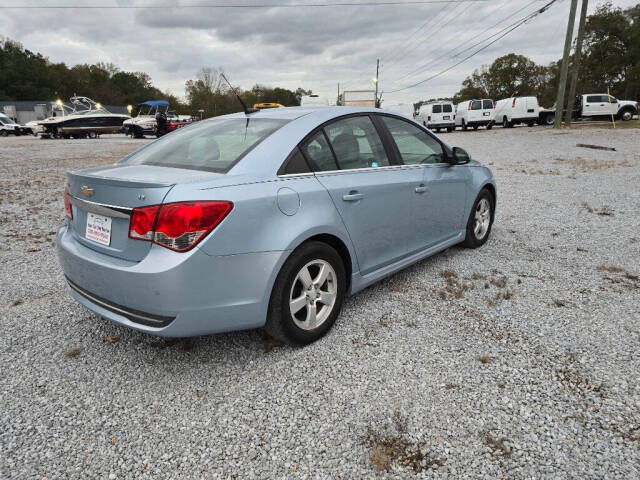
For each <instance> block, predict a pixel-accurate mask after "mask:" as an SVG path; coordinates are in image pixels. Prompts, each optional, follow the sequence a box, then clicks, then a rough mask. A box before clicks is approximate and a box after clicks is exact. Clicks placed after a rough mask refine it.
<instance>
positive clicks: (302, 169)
mask: <svg viewBox="0 0 640 480" xmlns="http://www.w3.org/2000/svg"><path fill="white" fill-rule="evenodd" d="M310 171H311V170H310V169H309V165H308V164H307V161H306V160H305V158H304V156H303V155H302V152H301V151H300V149H299V148H298V147H296V148H295V149H294V150H293V152H291V154H290V155H289V157H288V158H287V159H286V160H285V162H284V164H283V166H282V168H281V169H280V171H279V172H278V175H294V174H296V173H308V172H310Z"/></svg>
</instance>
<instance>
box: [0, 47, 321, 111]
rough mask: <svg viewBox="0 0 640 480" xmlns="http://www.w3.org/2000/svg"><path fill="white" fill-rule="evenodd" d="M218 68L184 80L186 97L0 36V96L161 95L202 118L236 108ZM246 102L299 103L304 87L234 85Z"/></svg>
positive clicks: (130, 101)
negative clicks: (58, 60)
mask: <svg viewBox="0 0 640 480" xmlns="http://www.w3.org/2000/svg"><path fill="white" fill-rule="evenodd" d="M221 73H222V69H221V68H219V69H215V68H203V69H202V70H200V71H199V72H198V73H197V74H196V78H195V79H192V80H188V81H187V82H186V83H185V97H186V100H181V99H180V98H178V97H177V96H175V95H172V94H171V93H169V92H164V91H162V90H160V89H159V88H157V87H155V86H153V83H152V80H151V77H150V76H149V75H148V74H147V73H145V72H125V71H122V70H120V69H119V68H118V67H117V66H116V65H114V64H112V63H96V64H93V65H88V64H82V65H75V66H72V67H68V66H67V65H66V64H64V63H54V62H51V61H50V60H49V59H48V58H47V57H45V56H43V55H42V54H40V53H37V52H32V51H30V50H28V49H25V48H24V47H23V45H22V44H20V43H19V42H16V41H13V40H10V39H6V38H1V37H0V100H12V101H21V100H27V101H29V100H41V101H54V100H56V99H62V100H63V101H66V100H67V99H68V98H70V97H71V96H73V95H76V94H77V95H81V96H87V97H90V98H92V99H94V100H95V101H97V102H100V103H102V104H104V105H136V104H138V103H141V102H144V101H146V100H157V99H166V100H168V101H169V102H170V104H171V108H172V109H173V110H175V111H176V112H177V113H184V114H198V115H199V113H198V112H199V111H201V110H203V112H201V114H202V116H203V117H211V116H215V115H223V114H225V113H233V112H238V111H240V110H241V106H240V103H239V102H238V99H237V98H236V97H235V94H233V92H232V91H231V89H230V88H229V86H228V85H226V84H224V83H222V81H221V80H222V77H221V75H220V74H221ZM236 90H237V91H238V93H239V94H240V96H241V97H242V99H243V101H244V102H245V103H246V104H247V105H249V106H252V105H253V104H255V103H261V102H276V103H280V104H282V105H284V106H294V105H299V104H300V97H301V96H302V95H308V94H310V93H311V91H310V90H304V89H302V88H298V89H297V90H295V91H291V90H288V89H286V88H279V87H275V88H273V87H268V86H264V85H259V84H258V85H255V86H254V87H253V88H251V89H250V90H242V89H239V88H237V89H236Z"/></svg>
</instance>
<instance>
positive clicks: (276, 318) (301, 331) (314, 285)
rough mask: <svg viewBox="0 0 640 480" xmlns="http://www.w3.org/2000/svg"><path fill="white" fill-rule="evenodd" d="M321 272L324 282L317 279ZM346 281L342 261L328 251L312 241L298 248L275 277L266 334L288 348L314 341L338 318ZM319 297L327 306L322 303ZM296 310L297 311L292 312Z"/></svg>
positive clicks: (336, 253)
mask: <svg viewBox="0 0 640 480" xmlns="http://www.w3.org/2000/svg"><path fill="white" fill-rule="evenodd" d="M321 269H325V270H324V273H323V275H325V276H324V278H320V272H321ZM305 271H306V274H305V273H304V272H305ZM305 278H306V280H305ZM346 280H347V276H346V272H345V268H344V264H343V262H342V259H341V258H340V255H339V254H338V252H336V251H335V250H334V249H333V248H332V247H330V246H329V245H327V244H326V243H323V242H315V241H312V242H308V243H304V244H302V245H301V246H300V247H298V248H297V249H296V250H295V251H294V252H293V253H292V254H291V255H290V256H289V258H288V259H287V261H286V262H285V263H284V265H283V266H282V268H281V269H280V272H279V273H278V277H277V279H276V282H275V284H274V286H273V290H272V292H271V299H270V300H269V311H268V314H267V323H266V325H265V330H266V332H267V333H268V334H269V335H270V336H272V337H273V338H275V339H276V340H280V341H282V342H284V343H287V344H290V345H306V344H309V343H311V342H314V341H316V340H318V339H319V338H321V337H322V336H323V335H324V334H325V333H327V331H328V330H329V329H330V328H331V326H332V325H333V323H334V322H335V320H336V318H337V317H338V315H339V314H340V309H341V308H342V301H343V300H344V295H345V291H346ZM307 283H308V284H309V285H308V288H307V286H306V284H307ZM323 294H325V295H323ZM322 297H326V299H327V301H330V302H331V304H330V305H329V304H328V303H326V304H325V303H323V302H322V300H320V299H321V298H322ZM296 299H297V300H298V301H297V302H296ZM296 306H297V307H298V310H296V311H293V309H295V308H296ZM325 309H327V310H325ZM312 312H313V313H315V314H316V316H315V320H314V315H313V313H312ZM307 322H310V323H307Z"/></svg>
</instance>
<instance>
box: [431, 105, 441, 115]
mask: <svg viewBox="0 0 640 480" xmlns="http://www.w3.org/2000/svg"><path fill="white" fill-rule="evenodd" d="M433 113H442V105H434V106H433Z"/></svg>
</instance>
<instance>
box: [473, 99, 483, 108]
mask: <svg viewBox="0 0 640 480" xmlns="http://www.w3.org/2000/svg"><path fill="white" fill-rule="evenodd" d="M471 110H482V102H481V101H480V100H474V101H473V102H471Z"/></svg>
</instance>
